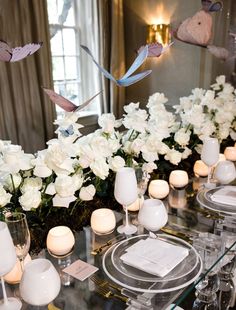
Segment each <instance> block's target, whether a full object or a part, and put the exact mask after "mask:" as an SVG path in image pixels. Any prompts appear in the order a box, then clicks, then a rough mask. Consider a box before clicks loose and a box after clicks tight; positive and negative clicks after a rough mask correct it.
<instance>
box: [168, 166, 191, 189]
mask: <svg viewBox="0 0 236 310" xmlns="http://www.w3.org/2000/svg"><path fill="white" fill-rule="evenodd" d="M169 183H170V185H172V186H173V187H175V188H182V187H184V186H186V185H187V184H188V174H187V172H186V171H184V170H173V171H171V173H170V177H169Z"/></svg>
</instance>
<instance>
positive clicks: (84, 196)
mask: <svg viewBox="0 0 236 310" xmlns="http://www.w3.org/2000/svg"><path fill="white" fill-rule="evenodd" d="M95 193H96V189H95V187H94V186H93V185H92V184H91V185H89V186H86V187H82V188H81V190H80V193H79V198H80V199H81V200H84V201H89V200H93V197H94V195H95Z"/></svg>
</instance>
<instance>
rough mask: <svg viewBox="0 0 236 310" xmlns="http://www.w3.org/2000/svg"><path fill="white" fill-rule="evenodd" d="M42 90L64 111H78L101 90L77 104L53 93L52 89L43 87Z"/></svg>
mask: <svg viewBox="0 0 236 310" xmlns="http://www.w3.org/2000/svg"><path fill="white" fill-rule="evenodd" d="M43 90H44V91H45V93H46V94H47V95H48V96H49V98H50V99H51V100H52V102H54V103H55V104H57V105H58V106H59V107H60V108H62V109H63V110H65V111H66V112H78V111H80V110H82V109H83V108H85V107H86V106H87V105H88V104H89V103H90V102H91V101H92V100H93V99H94V98H95V97H97V96H98V95H99V94H101V92H102V91H100V92H99V93H97V94H96V95H94V96H93V97H92V98H90V99H89V100H87V101H85V102H84V103H83V104H81V105H79V106H77V105H75V104H74V103H73V102H71V101H70V100H68V99H66V98H64V97H63V96H61V95H59V94H57V93H55V92H54V91H53V90H52V89H47V88H44V87H43Z"/></svg>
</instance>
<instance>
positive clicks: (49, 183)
mask: <svg viewBox="0 0 236 310" xmlns="http://www.w3.org/2000/svg"><path fill="white" fill-rule="evenodd" d="M235 98H236V95H235V90H234V88H233V87H232V86H231V85H230V84H228V83H225V78H224V77H222V76H220V77H218V78H217V80H216V84H213V85H212V87H211V89H210V90H202V89H194V90H193V91H192V94H191V95H190V96H189V97H183V98H180V104H179V105H176V106H175V107H174V108H175V110H176V113H171V112H168V111H167V109H166V107H165V104H166V102H167V101H168V99H167V98H166V97H165V95H164V94H161V93H155V94H153V95H152V96H150V98H149V99H148V102H147V106H146V109H140V108H139V103H130V104H129V105H126V106H125V107H124V115H123V117H122V119H119V120H116V119H115V117H114V115H113V114H103V115H101V116H100V117H99V120H98V124H99V126H100V128H99V129H98V130H96V131H95V132H93V133H91V134H88V135H86V136H82V135H81V133H80V131H79V130H80V128H81V127H82V125H80V124H79V123H78V119H79V114H78V113H76V112H66V113H65V114H64V116H63V117H62V118H61V119H58V120H56V121H55V125H57V129H56V134H57V138H55V139H52V140H50V141H48V142H47V145H48V146H47V148H46V149H45V150H41V151H38V152H37V154H35V155H33V154H25V153H24V151H23V150H22V148H21V147H20V146H19V145H13V144H11V143H10V142H9V141H0V181H1V183H0V212H1V213H2V216H3V214H4V212H8V211H12V210H21V211H22V210H23V211H25V212H26V213H28V216H29V215H30V216H31V217H32V223H33V224H35V223H36V222H37V223H38V224H40V225H44V224H45V222H46V221H47V220H48V219H51V221H52V219H54V220H56V219H59V220H58V221H59V223H60V224H63V223H65V222H66V221H67V222H68V221H70V222H71V223H72V222H77V223H78V222H79V221H80V219H81V218H83V215H84V213H85V211H86V210H89V209H90V210H92V209H94V208H96V207H101V206H102V205H104V204H105V205H106V206H107V207H114V205H115V202H114V199H113V182H114V175H115V172H116V171H117V170H118V169H120V168H121V167H124V166H132V167H134V168H135V167H137V168H139V169H140V168H141V169H142V170H143V172H145V173H146V174H151V175H152V176H153V175H154V174H162V178H168V175H169V173H170V171H171V170H173V169H176V168H177V167H179V168H182V169H185V170H188V171H190V170H191V169H192V167H193V162H194V160H195V159H196V158H197V156H199V155H198V153H197V151H199V145H200V144H201V143H202V139H203V138H204V137H205V136H209V135H215V136H216V137H218V139H219V140H220V141H223V140H224V139H226V138H230V139H233V140H234V139H235V126H236V118H235V117H236V100H235ZM104 199H105V200H104ZM81 210H82V211H83V212H82V211H81ZM76 214H79V215H78V216H77V217H76ZM66 219H67V220H66ZM67 222H66V224H68V223H67ZM71 225H72V224H71ZM71 225H70V226H71ZM78 225H79V224H78Z"/></svg>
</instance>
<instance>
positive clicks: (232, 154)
mask: <svg viewBox="0 0 236 310" xmlns="http://www.w3.org/2000/svg"><path fill="white" fill-rule="evenodd" d="M224 155H225V158H226V159H227V160H230V161H236V147H234V146H228V147H226V149H225V151H224Z"/></svg>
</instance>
